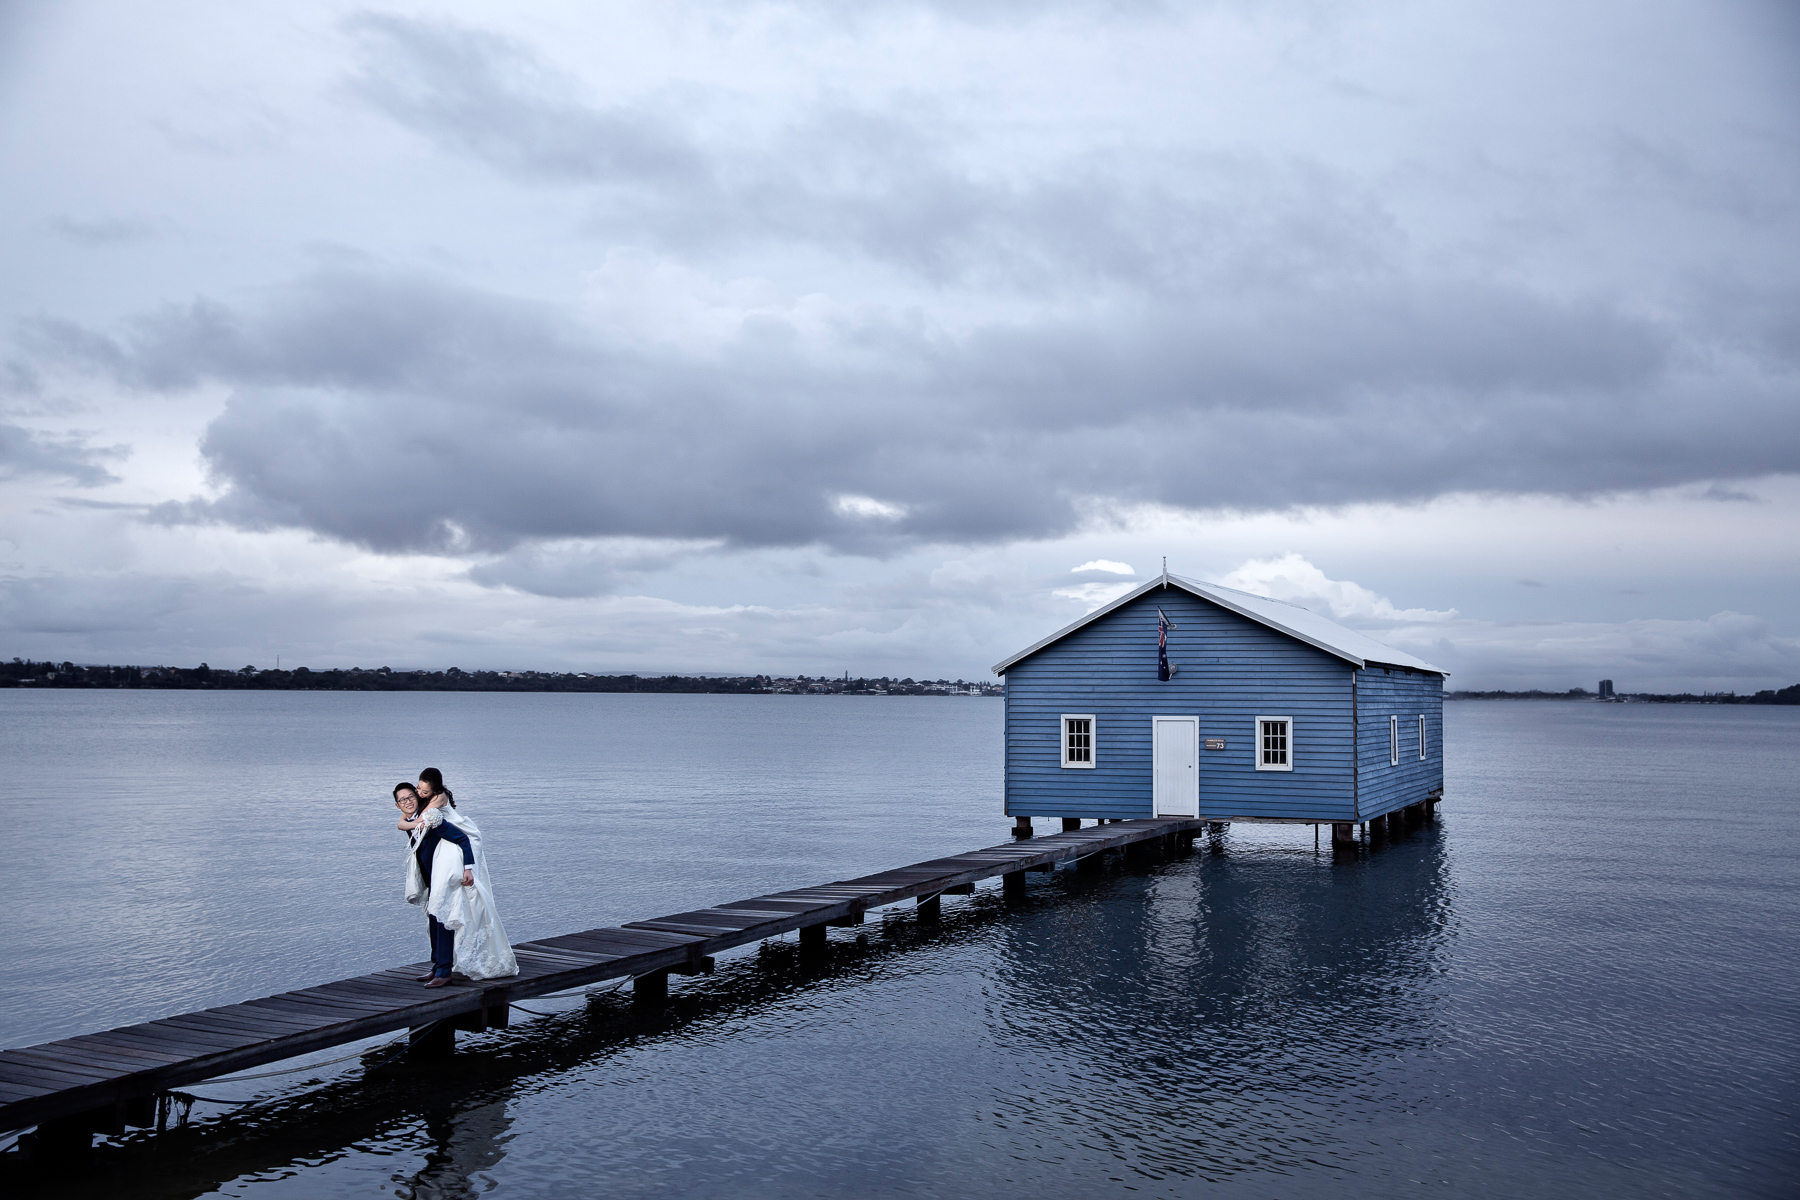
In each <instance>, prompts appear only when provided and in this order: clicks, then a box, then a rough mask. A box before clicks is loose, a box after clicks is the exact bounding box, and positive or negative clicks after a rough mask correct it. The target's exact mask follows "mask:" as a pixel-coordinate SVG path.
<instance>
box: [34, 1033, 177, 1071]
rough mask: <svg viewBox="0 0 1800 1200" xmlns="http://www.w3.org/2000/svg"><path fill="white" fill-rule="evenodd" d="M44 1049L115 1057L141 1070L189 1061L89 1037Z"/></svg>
mask: <svg viewBox="0 0 1800 1200" xmlns="http://www.w3.org/2000/svg"><path fill="white" fill-rule="evenodd" d="M34 1048H35V1047H34ZM42 1049H45V1050H57V1051H62V1050H68V1051H70V1052H71V1053H75V1054H86V1055H89V1056H92V1057H95V1058H100V1057H103V1056H105V1055H113V1056H115V1057H116V1058H118V1060H119V1061H120V1062H133V1063H138V1064H140V1065H139V1068H138V1069H139V1070H148V1069H151V1068H153V1067H165V1066H168V1065H169V1064H170V1063H178V1062H186V1061H187V1058H186V1056H185V1055H180V1054H162V1053H158V1052H157V1051H155V1050H145V1049H143V1048H142V1047H140V1046H125V1045H121V1044H119V1043H118V1042H107V1043H102V1042H95V1041H93V1040H91V1039H90V1038H87V1037H79V1038H68V1039H65V1040H64V1041H60V1042H45V1043H44V1044H43V1046H42Z"/></svg>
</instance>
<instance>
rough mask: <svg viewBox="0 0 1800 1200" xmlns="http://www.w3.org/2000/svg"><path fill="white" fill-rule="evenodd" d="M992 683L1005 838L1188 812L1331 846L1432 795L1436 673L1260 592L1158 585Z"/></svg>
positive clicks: (1435, 791) (1027, 655) (1002, 669)
mask: <svg viewBox="0 0 1800 1200" xmlns="http://www.w3.org/2000/svg"><path fill="white" fill-rule="evenodd" d="M1159 633H1161V634H1163V635H1164V636H1166V650H1165V651H1163V653H1165V654H1166V660H1167V667H1168V669H1167V671H1166V672H1165V671H1164V670H1163V668H1162V660H1161V658H1159V645H1158V638H1159ZM994 671H995V673H996V674H999V675H1004V676H1006V812H1007V815H1009V816H1012V817H1014V818H1015V819H1017V820H1018V821H1019V823H1020V825H1021V826H1022V827H1026V826H1029V824H1030V820H1031V818H1033V817H1060V818H1062V819H1063V820H1064V822H1065V825H1067V824H1068V823H1070V822H1076V823H1078V822H1079V821H1080V820H1081V819H1082V818H1089V819H1101V820H1119V819H1127V818H1134V817H1149V816H1189V817H1192V816H1199V817H1205V818H1206V819H1208V820H1213V821H1285V822H1295V823H1301V824H1328V825H1331V826H1332V827H1333V835H1334V838H1335V839H1337V840H1340V841H1344V840H1349V839H1350V838H1351V837H1352V836H1353V833H1354V829H1355V826H1356V825H1357V824H1358V823H1360V822H1370V823H1371V824H1372V825H1373V826H1374V827H1375V828H1376V829H1377V830H1380V829H1381V828H1382V826H1383V825H1384V824H1385V822H1386V820H1387V819H1388V817H1389V816H1390V814H1405V815H1408V816H1413V815H1419V814H1421V813H1422V812H1423V811H1424V810H1425V809H1426V806H1428V805H1429V804H1431V803H1434V802H1435V801H1436V800H1437V798H1438V797H1439V796H1440V795H1441V793H1442V789H1443V762H1444V756H1443V737H1442V730H1443V696H1444V677H1445V675H1446V674H1447V672H1445V671H1443V670H1440V669H1439V668H1437V667H1434V666H1432V665H1431V664H1430V663H1428V662H1425V661H1424V660H1422V659H1420V658H1417V657H1415V656H1413V655H1411V654H1408V653H1406V652H1405V651H1403V650H1398V649H1395V648H1394V647H1392V646H1388V645H1386V644H1384V643H1382V642H1379V641H1377V640H1376V639H1374V638H1372V637H1370V636H1369V635H1367V634H1364V633H1359V632H1357V631H1356V630H1353V629H1347V628H1345V627H1344V626H1342V625H1339V624H1337V623H1336V622H1335V621H1331V620H1327V619H1326V618H1324V617H1321V616H1319V615H1318V614H1316V613H1314V612H1311V611H1309V610H1307V609H1304V608H1301V607H1299V606H1297V605H1293V604H1288V603H1285V602H1283V601H1280V600H1274V599H1270V598H1269V597H1267V596H1257V595H1252V594H1250V593H1248V592H1240V591H1237V590H1235V589H1232V588H1226V587H1219V586H1218V585H1216V584H1210V583H1199V582H1196V581H1194V580H1189V579H1183V578H1180V577H1178V576H1174V575H1168V574H1164V575H1161V576H1159V577H1158V578H1156V579H1153V580H1151V581H1150V582H1149V583H1146V584H1144V585H1143V586H1142V587H1139V588H1137V589H1135V590H1134V591H1131V592H1128V593H1127V594H1125V595H1123V596H1121V597H1119V598H1118V599H1116V600H1114V601H1113V602H1112V603H1110V604H1107V605H1104V606H1102V607H1100V608H1098V609H1095V610H1094V611H1093V612H1091V613H1089V614H1088V615H1087V616H1085V617H1083V618H1082V619H1081V620H1079V621H1076V622H1075V623H1074V624H1072V625H1070V626H1068V627H1067V628H1064V629H1061V630H1058V631H1057V632H1056V633H1053V634H1051V635H1050V636H1049V637H1047V638H1045V639H1043V640H1042V641H1040V642H1037V643H1036V644H1034V645H1032V646H1029V647H1027V648H1026V649H1024V650H1021V651H1019V653H1017V654H1015V655H1013V656H1012V657H1010V658H1008V659H1006V660H1004V661H1003V662H1001V663H999V664H998V665H996V666H995V668H994Z"/></svg>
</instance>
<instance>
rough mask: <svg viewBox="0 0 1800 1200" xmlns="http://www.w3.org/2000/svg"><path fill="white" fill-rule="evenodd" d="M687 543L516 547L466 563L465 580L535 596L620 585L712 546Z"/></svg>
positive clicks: (611, 589) (586, 593)
mask: <svg viewBox="0 0 1800 1200" xmlns="http://www.w3.org/2000/svg"><path fill="white" fill-rule="evenodd" d="M716 545H717V544H716V543H711V542H703V543H693V544H688V545H661V546H644V545H623V546H621V545H606V544H594V543H587V542H581V543H575V544H566V543H565V544H550V545H545V544H542V543H537V544H531V545H524V546H517V547H514V548H513V549H512V550H510V551H508V552H507V553H506V554H503V555H501V556H499V557H497V558H493V559H489V560H488V561H486V562H482V563H478V564H476V565H475V566H473V567H471V568H469V573H468V574H469V579H470V580H471V581H472V582H474V583H478V584H481V585H482V586H483V587H510V588H514V589H516V590H518V591H521V592H530V593H531V594H533V595H537V596H551V597H557V598H562V599H568V598H572V597H577V596H599V595H604V594H608V593H612V592H616V591H618V590H620V589H621V588H622V587H623V586H625V585H626V584H628V583H633V582H636V581H638V580H640V579H642V578H643V577H644V576H645V575H647V574H649V573H650V572H654V571H661V570H666V569H667V568H668V567H670V566H672V565H674V564H675V563H676V562H678V561H680V560H681V559H682V558H685V557H687V556H688V555H691V554H695V553H701V552H704V551H706V550H709V549H713V548H715V547H716Z"/></svg>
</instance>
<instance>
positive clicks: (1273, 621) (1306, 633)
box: [994, 574, 1450, 675]
mask: <svg viewBox="0 0 1800 1200" xmlns="http://www.w3.org/2000/svg"><path fill="white" fill-rule="evenodd" d="M1164 587H1178V588H1180V589H1181V590H1182V591H1184V592H1189V593H1192V594H1193V595H1195V596H1198V597H1200V598H1201V599H1202V600H1210V601H1212V602H1213V603H1214V604H1217V605H1218V606H1219V607H1220V608H1226V609H1230V610H1231V611H1232V612H1234V613H1237V614H1238V615H1239V616H1240V617H1248V618H1250V620H1252V621H1255V622H1256V623H1257V624H1259V625H1267V626H1268V627H1269V628H1270V629H1274V630H1279V631H1280V632H1282V633H1285V634H1287V635H1288V636H1289V637H1291V638H1296V639H1298V640H1300V641H1302V642H1305V643H1306V644H1307V645H1309V646H1317V647H1318V648H1319V649H1321V650H1323V651H1325V652H1326V653H1327V654H1335V655H1337V657H1339V658H1341V659H1343V660H1344V661H1345V662H1348V663H1353V664H1355V665H1356V666H1359V667H1364V666H1367V665H1368V664H1370V663H1381V664H1384V665H1386V666H1392V667H1411V668H1412V669H1413V670H1415V671H1430V672H1431V673H1432V674H1434V675H1449V674H1450V672H1448V671H1445V670H1443V669H1442V668H1439V667H1434V666H1432V665H1431V664H1430V663H1428V662H1426V661H1425V660H1424V659H1422V658H1419V657H1418V656H1417V655H1413V654H1408V653H1407V652H1406V651H1404V650H1396V649H1395V648H1394V647H1392V646H1390V645H1388V644H1387V643H1386V642H1378V641H1376V640H1375V639H1374V638H1372V637H1370V636H1369V635H1368V634H1366V633H1358V632H1357V631H1356V630H1354V629H1346V628H1344V627H1343V626H1342V625H1339V624H1338V623H1337V622H1336V621H1332V620H1327V619H1326V618H1324V617H1321V616H1320V615H1319V614H1318V613H1316V612H1313V611H1312V610H1311V609H1306V608H1301V607H1300V606H1299V605H1298V604H1289V603H1288V602H1287V601H1286V600H1276V599H1273V598H1272V597H1269V596H1258V595H1256V594H1255V593H1253V592H1240V591H1238V590H1237V589H1236V588H1228V587H1220V586H1219V585H1218V584H1216V583H1201V582H1200V581H1199V580H1197V579H1183V578H1182V577H1181V576H1179V575H1168V574H1163V575H1158V576H1157V577H1156V578H1155V579H1152V580H1151V581H1150V582H1149V583H1146V584H1144V585H1143V586H1142V587H1138V588H1134V589H1132V590H1131V591H1129V592H1126V593H1125V594H1124V595H1123V596H1120V597H1119V598H1118V599H1117V600H1114V601H1113V602H1112V603H1111V604H1103V605H1101V606H1100V607H1099V608H1096V609H1095V610H1094V611H1093V612H1091V613H1089V614H1088V615H1087V616H1085V617H1083V618H1081V620H1079V621H1077V622H1075V623H1074V624H1073V625H1069V626H1065V627H1064V628H1062V629H1059V630H1057V631H1056V632H1055V633H1053V634H1051V635H1050V636H1049V637H1047V638H1045V639H1044V640H1043V641H1041V642H1033V643H1032V644H1031V645H1029V646H1027V647H1025V649H1023V650H1021V651H1019V652H1018V653H1017V654H1015V655H1013V656H1012V657H1011V658H1007V659H1003V660H1001V661H1000V662H998V663H996V664H994V674H996V675H1004V674H1006V672H1007V670H1008V668H1010V667H1011V666H1012V665H1013V664H1015V663H1017V662H1019V661H1021V660H1023V659H1026V658H1029V657H1031V656H1032V655H1033V654H1036V653H1037V652H1038V651H1039V650H1042V649H1043V648H1044V647H1045V646H1048V645H1051V644H1053V643H1055V642H1060V641H1062V640H1063V639H1064V638H1066V637H1068V636H1069V635H1070V634H1071V633H1074V632H1075V631H1076V630H1077V629H1080V628H1081V627H1082V626H1084V625H1089V624H1092V623H1093V622H1095V621H1098V620H1099V619H1100V618H1101V617H1104V616H1105V615H1106V614H1107V613H1109V612H1111V611H1113V610H1114V609H1115V608H1123V607H1124V606H1125V605H1127V604H1130V603H1131V602H1132V601H1133V600H1136V599H1137V598H1138V597H1139V596H1142V595H1145V594H1146V593H1149V592H1152V591H1155V590H1156V589H1158V588H1164Z"/></svg>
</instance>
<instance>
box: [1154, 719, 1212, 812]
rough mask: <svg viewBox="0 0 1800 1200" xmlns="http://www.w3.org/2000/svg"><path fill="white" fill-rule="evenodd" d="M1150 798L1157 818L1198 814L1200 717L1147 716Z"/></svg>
mask: <svg viewBox="0 0 1800 1200" xmlns="http://www.w3.org/2000/svg"><path fill="white" fill-rule="evenodd" d="M1150 734H1151V737H1150V744H1151V748H1152V753H1151V758H1152V762H1153V766H1152V769H1151V774H1152V776H1153V777H1154V782H1153V783H1152V785H1151V786H1152V789H1153V795H1152V798H1153V799H1154V801H1155V804H1156V815H1157V816H1159V817H1197V816H1199V815H1200V718H1199V717H1151V718H1150Z"/></svg>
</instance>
